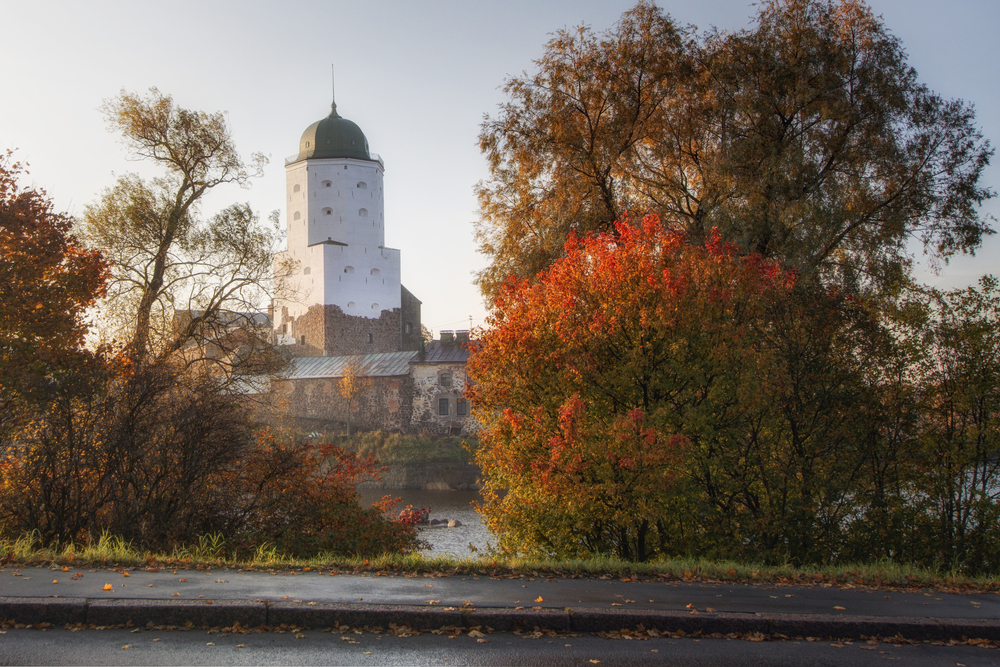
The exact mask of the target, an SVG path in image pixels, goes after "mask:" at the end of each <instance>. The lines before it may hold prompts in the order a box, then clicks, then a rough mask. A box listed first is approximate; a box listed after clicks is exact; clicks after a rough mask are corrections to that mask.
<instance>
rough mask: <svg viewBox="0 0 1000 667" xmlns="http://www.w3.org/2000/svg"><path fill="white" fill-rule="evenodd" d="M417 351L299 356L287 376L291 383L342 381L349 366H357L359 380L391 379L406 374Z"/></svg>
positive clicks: (286, 373)
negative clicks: (337, 355)
mask: <svg viewBox="0 0 1000 667" xmlns="http://www.w3.org/2000/svg"><path fill="white" fill-rule="evenodd" d="M414 354H415V352H413V351H412V350H410V351H406V352H381V353H379V354H356V355H351V356H348V357H296V358H294V359H292V361H291V364H290V365H289V367H288V369H287V370H286V371H285V373H284V377H285V379H288V380H315V379H327V378H342V377H344V375H345V374H346V372H347V369H348V367H349V366H350V365H351V364H352V363H354V364H357V375H358V376H360V377H392V376H394V375H407V374H408V373H409V372H410V364H409V361H410V359H411V358H412V357H413V355H414Z"/></svg>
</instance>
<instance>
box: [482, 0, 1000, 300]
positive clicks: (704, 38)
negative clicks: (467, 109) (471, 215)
mask: <svg viewBox="0 0 1000 667" xmlns="http://www.w3.org/2000/svg"><path fill="white" fill-rule="evenodd" d="M536 65H537V67H538V69H537V72H535V73H534V74H528V73H525V74H523V75H522V76H519V77H514V78H511V79H509V80H508V81H507V83H506V86H505V90H506V92H507V94H508V95H509V96H510V100H509V101H508V102H507V103H505V104H504V105H502V106H501V107H500V110H499V112H498V113H497V114H496V116H494V117H489V118H487V119H486V120H485V121H484V123H483V125H482V130H481V134H480V144H481V147H482V149H483V151H484V153H485V154H486V156H487V158H488V161H489V167H490V178H489V179H488V180H486V181H485V182H483V183H480V184H479V186H478V196H479V200H480V206H481V214H480V215H481V217H480V220H479V221H478V223H477V238H478V239H479V242H480V248H481V250H482V252H484V253H485V254H486V255H487V256H489V257H490V259H491V264H490V266H489V267H487V268H486V269H485V270H483V271H482V272H481V273H480V274H479V277H478V281H479V283H480V285H481V287H482V288H483V289H484V291H485V292H486V293H487V294H488V295H491V294H495V293H496V292H497V291H498V290H499V288H500V286H501V285H502V284H503V282H504V280H505V279H506V277H507V276H508V275H516V276H520V277H531V276H533V275H534V274H535V273H536V272H537V271H539V270H540V269H541V268H544V267H545V266H547V265H548V264H549V263H550V262H551V261H552V260H553V259H555V258H557V257H559V256H560V255H561V253H562V240H563V239H564V238H565V237H566V235H567V233H569V232H570V231H571V230H575V231H576V232H577V233H585V232H589V231H610V230H611V229H612V224H613V222H614V221H615V220H617V219H618V218H619V217H620V216H621V214H622V212H624V211H630V212H631V213H632V215H633V217H635V218H636V219H638V217H641V215H642V214H643V213H647V212H651V213H657V214H658V215H659V216H660V217H661V219H662V220H663V222H664V224H665V225H667V226H669V227H671V228H673V229H678V230H683V231H685V232H686V233H687V234H688V235H689V238H690V239H692V240H694V241H697V240H699V239H704V238H706V235H707V234H708V233H709V231H710V230H712V229H718V230H719V231H720V233H721V234H722V236H723V238H724V239H726V240H728V241H731V242H734V243H736V244H738V246H739V247H740V248H741V249H742V251H743V252H745V253H754V252H755V253H758V254H760V255H761V256H762V257H765V258H773V259H778V260H781V261H783V262H786V263H788V264H790V265H793V266H795V267H797V268H798V269H799V271H800V273H801V274H802V276H803V279H811V278H812V277H814V276H815V277H818V278H820V279H821V280H822V281H823V282H827V283H831V282H832V283H836V284H840V285H841V286H843V287H846V288H848V289H858V288H859V287H861V286H865V285H868V286H876V287H877V286H879V285H887V284H891V283H893V282H894V281H896V280H897V279H898V278H900V277H901V276H903V275H905V274H906V273H907V270H908V267H909V260H908V257H907V251H906V246H907V243H908V242H909V241H911V240H914V239H916V240H919V241H921V242H923V244H924V245H925V248H926V249H927V250H928V251H929V252H930V254H931V255H932V256H933V257H935V258H938V259H941V258H947V257H948V256H950V255H951V254H953V253H956V252H965V251H970V250H974V249H975V248H976V247H978V245H979V243H980V241H981V239H982V237H983V235H985V234H990V233H992V229H991V228H990V226H989V220H988V219H986V218H984V217H983V216H982V214H981V213H980V211H979V209H978V205H979V204H981V203H982V201H984V200H985V199H988V198H990V197H992V196H993V193H992V192H991V191H990V190H988V189H987V188H985V187H984V186H983V185H981V183H980V177H981V174H982V171H983V169H984V168H985V167H986V165H987V163H988V161H989V158H990V156H991V155H992V149H991V148H990V146H989V143H988V142H987V141H985V140H984V139H983V137H982V135H981V133H980V132H979V130H978V129H977V128H976V126H975V116H974V112H973V110H972V108H971V107H970V106H969V105H966V104H965V103H963V102H961V101H951V100H946V99H943V98H941V97H940V96H938V95H936V94H934V93H933V92H932V91H930V90H928V89H927V87H926V86H924V85H923V84H921V83H920V82H919V80H918V78H917V74H916V72H914V70H913V69H912V68H911V67H910V66H909V65H908V64H907V61H906V55H905V52H904V50H903V46H902V44H901V43H900V42H899V40H898V39H897V38H896V37H894V36H893V35H892V34H891V33H890V32H889V31H888V29H887V28H886V27H885V25H884V24H883V23H882V22H881V20H880V19H878V18H877V17H875V16H874V15H873V14H872V13H871V11H870V10H869V8H868V7H867V6H866V5H865V4H864V2H862V1H861V0H837V1H835V2H834V1H829V2H826V1H823V0H769V1H768V2H763V3H761V4H760V8H759V11H758V14H757V18H756V22H755V24H754V25H753V26H752V27H751V28H749V29H746V30H741V31H736V32H732V33H729V32H720V31H718V30H714V31H709V32H708V33H705V34H703V35H697V34H695V33H693V32H691V31H689V30H687V29H683V28H680V27H678V26H677V24H676V23H674V21H673V20H672V19H671V18H670V17H669V16H667V15H665V14H663V13H662V11H661V10H659V9H658V8H657V7H655V6H654V5H651V4H648V3H645V2H643V3H640V4H638V5H637V6H636V7H635V8H634V9H632V10H631V11H629V12H627V13H626V14H625V15H624V16H623V17H622V19H621V21H620V22H619V23H618V24H617V25H616V26H615V27H614V28H613V29H611V30H609V31H607V32H605V33H603V34H601V35H599V36H598V35H595V34H594V33H593V32H592V31H591V30H590V29H588V28H579V29H577V30H575V31H567V30H564V31H560V32H558V33H556V35H555V37H554V38H553V39H552V40H551V41H550V42H549V43H548V45H547V47H546V51H545V54H544V55H543V56H542V57H541V58H540V59H539V60H538V61H536ZM637 216H638V217H637Z"/></svg>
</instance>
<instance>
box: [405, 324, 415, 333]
mask: <svg viewBox="0 0 1000 667" xmlns="http://www.w3.org/2000/svg"><path fill="white" fill-rule="evenodd" d="M403 333H406V334H408V333H413V325H412V324H410V323H409V322H406V323H405V324H403Z"/></svg>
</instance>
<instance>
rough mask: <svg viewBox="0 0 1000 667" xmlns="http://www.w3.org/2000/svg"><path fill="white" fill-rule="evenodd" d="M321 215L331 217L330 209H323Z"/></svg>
mask: <svg viewBox="0 0 1000 667" xmlns="http://www.w3.org/2000/svg"><path fill="white" fill-rule="evenodd" d="M323 215H333V209H332V208H324V209H323Z"/></svg>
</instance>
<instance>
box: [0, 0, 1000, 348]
mask: <svg viewBox="0 0 1000 667" xmlns="http://www.w3.org/2000/svg"><path fill="white" fill-rule="evenodd" d="M633 4H634V2H633V1H632V0H572V1H570V0H553V1H546V0H541V1H539V0H532V1H526V0H507V1H505V2H476V1H472V2H470V1H469V0H465V1H463V2H456V1H451V0H448V1H434V2H423V3H417V2H412V1H402V0H399V1H391V2H389V1H385V2H378V1H372V2H356V1H352V2H346V1H343V0H323V1H322V2H321V1H318V0H302V1H295V0H289V1H286V2H282V3H277V2H264V1H261V0H239V1H212V0H168V1H167V2H158V3H147V2H136V1H135V0H131V1H126V0H92V1H90V2H80V1H79V0H67V1H46V0H32V1H31V2H27V1H24V0H0V16H2V17H3V22H4V27H5V30H4V38H3V40H0V71H2V72H3V86H2V88H0V95H2V97H0V150H5V149H7V148H17V149H18V151H17V154H16V156H17V158H18V159H21V160H22V161H27V162H28V163H29V164H30V171H31V179H32V182H34V183H35V184H37V185H39V186H41V187H44V188H46V189H47V190H48V192H49V194H50V195H51V196H52V198H53V199H54V201H55V204H56V207H57V208H58V209H60V210H63V211H67V212H69V213H71V214H74V215H79V214H81V213H82V212H83V208H84V206H85V205H86V204H88V203H91V202H93V201H95V199H96V198H97V197H98V195H99V194H100V192H101V191H102V189H104V188H106V187H109V186H111V185H112V184H113V183H114V180H115V177H116V175H120V174H124V173H126V172H128V171H139V172H140V173H144V174H147V175H149V174H151V173H153V172H151V171H150V170H149V169H148V168H144V167H142V166H141V165H140V164H139V163H134V162H129V161H127V160H126V159H125V152H124V150H123V148H122V146H121V144H120V143H119V142H118V140H117V138H116V137H115V136H114V135H112V134H110V133H109V132H107V130H106V127H105V123H104V119H103V117H102V115H101V113H100V111H99V107H100V105H101V103H102V100H104V99H107V98H110V97H113V96H115V95H116V94H117V93H118V92H119V90H121V89H123V88H124V89H127V90H129V91H145V90H146V89H148V88H149V87H150V86H156V87H158V88H159V89H160V90H161V91H162V92H164V93H169V94H171V95H173V97H174V101H175V102H176V103H177V104H178V105H180V106H183V107H186V108H190V109H200V110H204V111H226V112H228V115H229V121H230V123H231V125H232V127H233V130H234V135H235V139H236V144H237V146H238V147H239V149H240V151H241V152H242V153H243V154H244V155H245V156H248V155H249V154H250V153H251V152H254V151H259V152H262V153H264V154H266V155H269V156H270V158H271V164H270V165H269V166H268V168H267V170H266V172H265V175H264V177H263V178H262V179H259V180H258V181H256V182H255V183H254V185H253V187H252V188H251V189H250V190H240V189H239V188H235V187H233V188H230V189H227V190H225V191H220V192H218V193H216V194H215V195H214V196H213V197H212V199H211V200H209V202H208V204H207V206H206V207H205V211H204V212H205V213H206V214H211V213H213V212H215V211H217V210H218V209H220V208H222V207H224V206H226V205H228V204H230V203H233V202H236V201H249V202H250V203H251V205H253V207H254V208H255V209H257V210H258V211H259V212H260V213H261V216H262V218H266V216H267V214H268V212H270V211H272V210H274V209H279V208H281V207H282V206H283V204H284V201H285V196H284V188H285V185H284V183H285V180H284V173H283V172H284V168H283V161H284V158H285V157H287V156H289V155H292V154H293V153H295V152H297V149H298V141H299V137H300V135H301V134H302V131H303V130H304V129H305V128H306V127H307V126H308V125H309V124H311V123H312V122H314V121H316V120H319V119H320V118H323V117H325V116H326V115H327V114H328V113H329V105H330V65H331V63H333V64H335V65H336V68H337V108H338V111H339V112H340V114H341V115H342V116H344V117H345V118H349V119H351V120H353V121H354V122H356V123H357V124H358V125H359V126H360V127H361V129H362V130H363V131H364V132H365V134H366V136H367V137H368V141H369V144H370V146H371V150H372V151H374V152H376V153H379V154H380V155H381V156H382V158H383V159H384V160H385V220H386V244H387V245H388V246H390V247H395V248H399V249H400V250H401V254H402V272H403V284H404V285H406V286H407V288H408V289H409V290H410V291H411V292H413V293H414V294H415V295H416V296H417V297H418V298H419V299H420V300H421V301H423V321H424V324H425V325H426V326H427V327H429V328H431V329H432V330H433V331H434V332H435V333H438V332H439V331H441V330H442V329H462V328H468V325H469V322H470V316H471V318H472V323H473V324H474V325H480V324H481V323H482V321H483V318H484V316H485V313H486V309H485V307H484V305H483V303H482V299H481V297H480V295H479V292H478V290H477V289H476V288H475V286H474V285H472V282H471V281H472V273H473V272H474V271H476V270H478V269H480V268H482V267H483V266H485V264H486V259H485V258H484V257H482V256H481V255H479V254H477V252H476V244H475V242H474V240H473V226H472V221H473V220H475V219H476V208H477V203H476V199H475V196H474V194H473V186H474V185H475V183H476V182H477V181H479V180H482V179H485V178H486V177H487V176H488V173H487V169H486V164H485V160H484V159H483V157H482V155H481V154H480V152H479V149H478V145H477V135H478V133H479V125H480V123H481V122H482V119H483V114H487V113H488V114H494V113H495V110H496V108H497V105H498V104H499V103H500V102H502V101H503V99H504V97H503V94H502V92H501V91H500V87H501V86H502V84H503V81H504V79H505V78H506V77H507V76H511V75H517V74H520V73H521V72H522V71H524V70H528V71H533V66H532V59H534V58H537V57H539V56H540V55H541V54H542V51H543V48H544V44H545V42H546V41H547V40H548V35H549V33H551V32H553V31H555V30H558V29H560V28H564V27H572V26H576V25H579V24H580V23H586V24H588V25H590V26H592V27H593V28H594V29H595V30H596V31H602V30H604V29H605V28H608V27H610V26H612V25H613V24H614V22H615V21H616V20H617V19H618V18H619V17H620V16H621V14H622V13H623V12H624V11H626V10H628V9H629V8H631V7H632V6H633ZM659 4H660V6H661V7H663V8H664V9H665V10H666V11H668V12H670V13H671V15H672V16H673V17H674V19H675V20H677V21H678V22H679V23H683V24H694V25H696V26H698V27H699V28H702V29H707V28H708V27H710V26H713V25H714V26H718V27H720V28H723V29H729V30H735V29H739V28H742V27H745V26H748V25H749V24H750V17H751V16H752V14H753V13H754V8H753V7H752V6H751V3H750V2H749V0H701V1H700V2H689V1H688V2H684V1H682V0H660V3H659ZM869 4H870V6H871V7H872V8H873V9H874V11H875V13H876V14H881V15H882V16H883V17H884V19H885V22H886V24H887V26H888V28H889V30H890V31H891V32H892V33H893V34H895V35H896V36H897V37H899V38H900V39H901V40H902V42H903V44H904V46H905V48H906V50H907V52H908V53H909V55H910V64H911V65H912V66H914V67H915V68H916V70H917V72H918V74H919V77H920V80H921V81H923V82H924V83H926V84H927V85H928V86H929V87H930V88H931V89H932V90H935V91H937V92H938V93H940V94H942V95H943V96H945V97H948V98H961V99H964V100H966V101H967V102H971V103H974V104H975V106H976V111H977V121H978V123H979V125H980V127H981V128H982V130H983V132H984V134H985V135H986V136H987V137H989V138H990V139H991V140H992V142H993V144H994V145H997V144H998V143H1000V86H998V85H997V84H998V76H997V73H996V69H995V68H996V63H997V47H996V41H995V40H996V34H995V33H996V30H997V28H998V27H1000V2H997V1H996V0H951V1H950V2H941V1H940V0H870V3H869ZM998 160H1000V158H997V159H995V160H994V162H995V164H994V165H993V166H991V167H990V168H989V169H988V171H987V172H986V184H987V185H989V186H990V187H992V188H993V189H1000V163H998ZM987 208H988V211H990V212H992V213H993V215H994V216H997V217H1000V205H998V202H997V200H993V201H991V202H990V203H989V204H988V205H987ZM282 220H284V211H283V210H282ZM994 226H996V225H994ZM998 272H1000V241H998V239H997V237H996V236H994V237H992V238H990V239H989V240H988V241H987V243H986V244H985V245H984V247H983V248H982V250H981V251H980V252H979V253H977V257H976V258H975V259H969V258H959V259H957V260H953V261H952V263H951V265H950V266H948V267H945V269H944V271H943V272H942V273H941V274H940V275H938V276H933V275H930V274H926V273H924V274H921V275H922V277H923V278H924V279H925V280H927V281H930V282H933V283H934V284H937V285H939V286H941V287H957V286H964V285H966V284H969V283H970V282H975V280H976V279H977V278H978V276H980V275H982V274H984V273H998Z"/></svg>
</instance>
